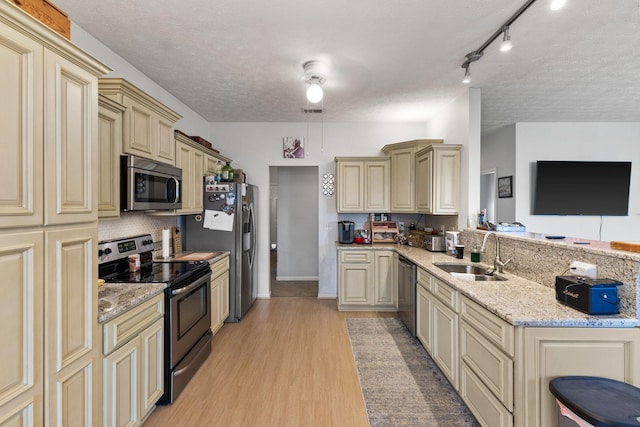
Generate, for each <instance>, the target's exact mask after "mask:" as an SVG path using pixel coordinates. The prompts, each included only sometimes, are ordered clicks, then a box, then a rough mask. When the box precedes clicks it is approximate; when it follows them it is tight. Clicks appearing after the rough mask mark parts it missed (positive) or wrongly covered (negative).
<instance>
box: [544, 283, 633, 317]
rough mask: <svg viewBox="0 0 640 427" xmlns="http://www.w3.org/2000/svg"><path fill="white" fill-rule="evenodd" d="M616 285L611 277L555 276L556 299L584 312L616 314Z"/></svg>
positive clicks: (620, 284) (617, 301)
mask: <svg viewBox="0 0 640 427" xmlns="http://www.w3.org/2000/svg"><path fill="white" fill-rule="evenodd" d="M618 286H622V282H618V281H616V280H613V279H589V278H585V277H578V276H556V299H557V300H558V302H560V303H561V304H564V305H567V306H569V307H572V308H575V309H576V310H579V311H581V312H583V313H586V314H618V303H619V302H620V299H619V298H618Z"/></svg>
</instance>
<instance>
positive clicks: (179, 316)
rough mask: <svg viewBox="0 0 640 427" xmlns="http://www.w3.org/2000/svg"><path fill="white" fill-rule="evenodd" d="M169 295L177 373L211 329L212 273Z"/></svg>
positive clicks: (171, 354) (172, 356)
mask: <svg viewBox="0 0 640 427" xmlns="http://www.w3.org/2000/svg"><path fill="white" fill-rule="evenodd" d="M166 292H167V296H168V298H169V312H168V316H169V318H168V327H169V328H170V333H169V335H170V346H171V347H170V349H169V351H168V352H167V353H168V356H169V367H170V368H171V369H173V368H174V367H175V366H176V365H177V364H178V363H179V362H180V360H182V358H183V357H184V356H185V355H186V354H187V353H188V352H189V350H191V349H192V348H193V346H194V345H195V344H196V343H197V342H198V340H199V339H200V338H202V336H203V335H204V334H206V333H207V331H208V330H209V328H210V326H211V273H209V274H207V275H205V276H202V277H200V278H198V279H197V280H195V281H194V282H191V283H189V284H185V285H184V286H182V287H177V288H176V287H171V288H169V289H167V291H166Z"/></svg>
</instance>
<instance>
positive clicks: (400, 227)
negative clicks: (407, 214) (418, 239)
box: [398, 221, 404, 231]
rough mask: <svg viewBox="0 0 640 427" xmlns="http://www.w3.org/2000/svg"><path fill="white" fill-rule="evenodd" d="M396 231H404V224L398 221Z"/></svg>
mask: <svg viewBox="0 0 640 427" xmlns="http://www.w3.org/2000/svg"><path fill="white" fill-rule="evenodd" d="M398 231H404V222H403V221H398Z"/></svg>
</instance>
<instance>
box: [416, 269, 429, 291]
mask: <svg viewBox="0 0 640 427" xmlns="http://www.w3.org/2000/svg"><path fill="white" fill-rule="evenodd" d="M431 277H432V276H431V275H430V274H429V273H427V272H426V271H424V270H423V269H422V268H420V267H418V284H419V285H420V286H422V287H423V288H425V289H426V290H428V291H432V292H433V289H432V287H431Z"/></svg>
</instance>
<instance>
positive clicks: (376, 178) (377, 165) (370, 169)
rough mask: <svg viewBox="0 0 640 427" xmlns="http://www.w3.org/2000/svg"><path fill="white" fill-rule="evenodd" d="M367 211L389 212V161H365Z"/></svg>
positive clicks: (365, 209)
mask: <svg viewBox="0 0 640 427" xmlns="http://www.w3.org/2000/svg"><path fill="white" fill-rule="evenodd" d="M364 167H365V174H366V179H365V188H364V190H365V197H364V199H365V207H364V211H365V212H388V211H389V207H390V197H389V191H390V187H389V181H390V177H391V174H390V170H389V169H390V168H389V161H380V162H377V161H376V162H365V164H364Z"/></svg>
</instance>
